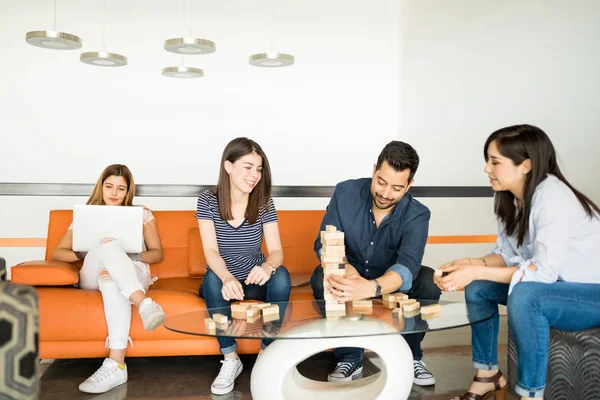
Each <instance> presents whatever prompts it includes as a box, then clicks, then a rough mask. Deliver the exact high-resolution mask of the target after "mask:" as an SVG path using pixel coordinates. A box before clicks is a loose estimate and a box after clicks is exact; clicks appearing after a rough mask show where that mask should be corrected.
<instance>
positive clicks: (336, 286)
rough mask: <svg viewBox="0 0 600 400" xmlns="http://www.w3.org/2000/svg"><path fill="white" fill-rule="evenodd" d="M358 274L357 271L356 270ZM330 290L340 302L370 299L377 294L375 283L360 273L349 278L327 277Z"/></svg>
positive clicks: (351, 274)
mask: <svg viewBox="0 0 600 400" xmlns="http://www.w3.org/2000/svg"><path fill="white" fill-rule="evenodd" d="M355 272H356V270H355ZM326 279H327V282H328V283H329V290H330V292H331V294H333V298H334V299H336V300H337V301H338V302H346V301H354V300H362V299H368V298H369V297H373V295H374V294H375V283H374V282H373V281H370V280H368V279H365V278H363V277H362V276H360V275H359V274H358V273H356V274H353V273H350V275H349V276H344V277H342V276H339V275H327V277H326Z"/></svg>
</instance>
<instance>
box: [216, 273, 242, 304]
mask: <svg viewBox="0 0 600 400" xmlns="http://www.w3.org/2000/svg"><path fill="white" fill-rule="evenodd" d="M222 282H223V287H222V288H221V294H222V295H223V298H224V299H225V300H227V301H229V300H234V299H235V300H244V288H242V284H241V283H240V281H238V280H237V279H236V278H235V277H234V276H233V275H229V276H227V277H226V278H225V279H223V281H222Z"/></svg>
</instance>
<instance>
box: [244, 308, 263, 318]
mask: <svg viewBox="0 0 600 400" xmlns="http://www.w3.org/2000/svg"><path fill="white" fill-rule="evenodd" d="M258 316H260V309H258V308H257V307H250V308H249V309H247V310H246V318H254V317H258Z"/></svg>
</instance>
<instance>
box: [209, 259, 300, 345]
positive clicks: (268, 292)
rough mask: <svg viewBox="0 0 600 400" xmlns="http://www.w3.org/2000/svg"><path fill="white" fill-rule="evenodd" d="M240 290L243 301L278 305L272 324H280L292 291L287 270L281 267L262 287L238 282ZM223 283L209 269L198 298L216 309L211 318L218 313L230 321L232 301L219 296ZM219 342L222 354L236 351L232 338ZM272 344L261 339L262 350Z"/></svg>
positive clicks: (219, 340) (224, 338) (269, 340)
mask: <svg viewBox="0 0 600 400" xmlns="http://www.w3.org/2000/svg"><path fill="white" fill-rule="evenodd" d="M240 283H241V284H242V288H243V289H244V300H261V301H266V302H267V303H278V305H279V320H278V321H276V322H274V324H276V325H277V324H279V325H280V324H281V322H282V321H283V317H284V315H285V310H286V308H287V302H288V301H289V299H290V292H291V290H292V283H291V281H290V274H289V272H288V270H287V269H286V268H285V267H284V266H283V265H282V266H280V267H279V268H277V270H276V271H275V273H274V274H273V275H271V278H270V279H269V280H268V281H267V283H265V284H264V285H262V286H260V285H255V284H252V285H246V284H245V283H244V281H240ZM222 287H223V282H222V281H221V279H220V278H219V277H218V276H217V275H216V274H215V273H214V272H213V271H211V270H210V269H207V270H206V275H204V279H203V280H202V284H201V285H200V289H199V294H200V297H202V298H203V299H204V301H205V302H206V308H208V309H216V308H220V310H218V311H213V312H211V316H212V314H214V313H217V312H218V313H220V314H223V315H226V316H227V317H228V318H229V319H231V308H230V305H231V303H232V302H233V301H237V300H232V301H228V300H225V299H224V298H223V295H222V294H221V288H222ZM217 341H218V342H219V348H220V351H221V353H222V354H229V353H233V352H234V351H236V350H237V343H236V341H235V339H234V338H232V337H220V336H218V337H217ZM272 342H273V339H263V340H262V346H261V347H262V348H263V349H264V348H265V347H267V346H268V345H269V344H271V343H272Z"/></svg>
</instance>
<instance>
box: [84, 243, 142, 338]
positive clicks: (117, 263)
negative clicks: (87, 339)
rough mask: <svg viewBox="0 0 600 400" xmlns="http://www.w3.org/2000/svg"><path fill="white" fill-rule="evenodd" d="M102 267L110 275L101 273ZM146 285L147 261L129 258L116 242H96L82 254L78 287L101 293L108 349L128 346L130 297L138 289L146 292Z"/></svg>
mask: <svg viewBox="0 0 600 400" xmlns="http://www.w3.org/2000/svg"><path fill="white" fill-rule="evenodd" d="M103 270H106V271H107V272H108V274H109V275H110V276H101V272H102V271H103ZM149 285H150V269H149V267H148V264H144V263H142V262H139V261H132V260H131V259H130V258H129V257H128V256H127V254H126V253H125V252H124V251H123V249H122V248H121V247H120V246H119V244H118V242H117V241H112V242H108V243H103V244H98V245H97V246H95V247H94V248H92V249H90V251H89V252H88V253H87V255H86V256H85V259H84V261H83V267H82V268H81V270H80V271H79V287H80V288H81V289H86V290H100V293H102V302H103V303H104V317H105V319H106V325H107V327H108V339H107V344H108V347H109V348H110V349H115V350H118V349H126V348H127V341H128V339H129V328H130V327H131V304H132V303H131V302H130V301H129V297H130V296H131V294H132V293H134V292H136V291H138V290H141V291H143V292H144V293H145V292H146V291H147V290H148V286H149Z"/></svg>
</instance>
